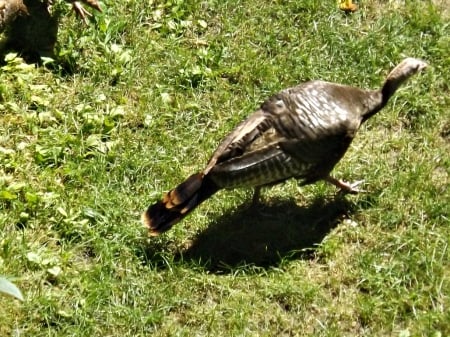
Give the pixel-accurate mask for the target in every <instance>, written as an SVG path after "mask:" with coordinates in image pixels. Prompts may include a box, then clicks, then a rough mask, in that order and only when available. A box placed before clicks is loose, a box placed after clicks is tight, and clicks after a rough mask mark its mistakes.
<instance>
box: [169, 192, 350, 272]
mask: <svg viewBox="0 0 450 337" xmlns="http://www.w3.org/2000/svg"><path fill="white" fill-rule="evenodd" d="M353 210H354V204H353V203H351V202H349V201H347V200H346V199H345V198H344V197H338V198H335V199H333V200H329V199H325V198H317V199H315V200H314V201H313V202H311V203H308V205H307V206H299V205H297V204H296V203H294V202H293V201H274V202H271V204H270V205H259V206H249V205H245V204H244V205H243V206H241V207H239V208H238V209H235V210H233V211H230V212H227V213H225V214H224V215H222V216H221V217H220V218H218V219H217V220H216V221H214V222H212V223H211V224H210V225H209V226H208V227H207V228H206V229H205V230H204V231H203V232H201V233H199V234H198V236H197V237H196V238H195V239H194V240H193V242H192V243H191V244H190V245H189V247H188V248H185V249H184V250H182V251H180V252H179V253H177V256H176V260H177V261H180V262H181V261H182V262H184V263H186V262H187V263H193V264H197V265H198V264H200V265H202V266H203V267H204V268H206V269H207V270H208V271H211V272H217V273H224V272H225V273H226V272H230V271H232V270H234V269H236V268H240V267H245V266H251V267H262V268H270V267H274V266H278V265H279V264H280V263H281V262H282V261H286V260H292V259H299V258H300V259H302V258H303V259H305V258H311V255H312V252H313V249H314V248H315V247H317V245H318V244H320V243H321V242H322V240H323V239H324V237H325V236H326V235H327V234H328V233H329V232H330V231H331V230H332V229H333V228H335V227H336V226H337V224H338V223H339V222H340V221H341V220H342V219H343V218H345V217H347V216H348V215H349V214H351V213H352V212H353Z"/></svg>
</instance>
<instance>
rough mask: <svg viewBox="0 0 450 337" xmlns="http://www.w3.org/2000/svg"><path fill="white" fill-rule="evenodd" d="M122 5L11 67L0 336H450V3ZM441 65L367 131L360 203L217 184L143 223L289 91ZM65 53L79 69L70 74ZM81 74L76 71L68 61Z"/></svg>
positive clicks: (1, 173) (316, 190) (2, 178)
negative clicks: (349, 8) (151, 233)
mask: <svg viewBox="0 0 450 337" xmlns="http://www.w3.org/2000/svg"><path fill="white" fill-rule="evenodd" d="M360 5H361V6H360V10H359V11H358V12H356V13H355V14H354V15H344V14H343V13H341V12H339V11H338V10H337V9H336V8H335V3H334V2H332V3H329V2H324V1H265V2H263V3H261V2H254V1H246V2H242V1H203V2H185V1H172V2H162V1H161V2H160V1H154V2H151V3H146V2H132V3H129V2H116V3H105V6H103V8H104V13H103V14H98V15H95V17H94V18H93V19H92V20H91V24H90V25H89V26H83V27H81V29H80V25H79V23H78V22H77V21H76V20H75V18H73V17H71V16H67V17H65V18H63V19H62V22H61V25H60V29H59V36H58V41H59V42H58V46H57V56H58V58H59V59H60V60H59V61H58V62H60V63H58V62H56V63H54V64H53V65H52V67H50V68H45V67H39V68H36V67H35V66H34V65H25V64H24V63H23V62H22V61H21V60H20V59H18V58H13V57H10V58H9V59H7V60H6V61H5V62H6V65H5V66H2V67H1V69H0V78H1V83H0V274H1V275H5V276H8V277H9V278H12V279H13V281H14V282H15V283H16V284H17V286H19V288H20V289H21V290H22V291H23V293H24V295H25V297H26V301H25V302H23V303H18V302H16V301H15V300H13V299H11V298H8V297H0V303H1V305H0V318H1V320H0V335H2V336H3V335H5V336H9V335H14V336H21V335H24V336H25V335H32V336H44V335H45V336H85V335H89V334H90V335H95V336H96V335H101V336H119V335H124V336H144V335H153V336H193V335H199V336H209V335H218V336H302V335H311V336H316V335H319V336H350V335H351V336H358V335H360V336H362V335H403V336H407V335H410V336H446V335H448V334H450V325H449V322H450V310H449V305H450V300H449V295H448V294H450V274H449V273H450V269H449V265H450V253H449V250H448V245H449V240H450V239H449V238H450V227H449V214H450V209H449V207H450V206H449V205H450V196H449V192H448V188H449V174H450V157H449V153H450V139H449V128H450V117H449V116H450V115H449V108H448V107H449V106H450V104H449V103H450V101H449V88H448V83H449V70H448V69H449V65H450V64H449V59H448V55H449V51H450V50H449V45H450V44H449V36H450V32H449V25H448V17H446V16H445V11H444V10H443V7H440V6H441V5H440V4H439V3H437V4H433V3H432V2H428V1H410V2H406V3H402V2H399V1H390V2H378V1H364V2H361V3H360ZM405 56H413V57H421V58H423V59H425V60H427V61H428V62H429V63H430V64H431V67H430V69H429V70H428V71H427V72H426V73H424V74H423V75H421V76H418V77H416V78H414V79H412V80H411V81H410V82H408V83H407V84H406V85H405V86H404V87H403V88H402V89H401V90H400V91H399V92H398V93H397V94H396V96H395V97H394V98H393V99H392V101H391V102H390V103H389V105H388V106H387V107H386V108H385V109H384V110H383V111H382V112H381V113H380V114H378V115H377V116H375V117H373V118H372V119H371V120H370V121H368V123H367V124H366V125H364V126H363V128H362V129H361V130H360V132H359V134H358V136H357V138H356V139H355V142H354V143H353V144H352V147H351V149H350V150H349V152H348V153H347V154H346V156H345V157H344V159H343V160H342V162H341V163H340V164H339V165H338V166H337V167H336V169H335V172H334V174H335V175H336V176H337V177H339V178H344V179H346V180H360V179H364V180H365V183H364V186H363V188H364V189H365V190H367V193H364V194H360V195H357V196H346V197H345V198H341V197H339V196H336V195H335V192H336V191H335V189H334V187H332V186H328V185H327V184H325V183H317V184H315V185H312V186H305V187H298V186H297V185H296V183H295V182H294V181H290V182H287V183H286V184H282V185H279V186H276V187H273V188H270V189H266V190H265V191H264V193H263V200H264V201H263V203H262V204H261V205H259V206H257V207H252V206H250V205H249V200H250V199H251V197H250V191H246V190H236V191H224V192H220V193H218V194H217V195H216V196H215V197H213V198H211V200H208V201H207V202H205V203H204V204H203V205H202V206H201V207H200V208H199V209H198V210H196V211H195V212H194V213H193V214H192V215H190V216H189V217H188V218H186V220H185V221H183V222H182V223H180V224H179V225H177V226H175V228H173V230H171V231H170V232H168V233H167V234H165V235H162V236H160V237H157V238H148V237H147V233H146V232H145V229H144V228H142V226H141V224H140V222H139V216H140V213H141V211H142V210H144V209H145V208H146V207H147V206H148V204H149V203H151V202H154V201H155V200H157V199H159V198H160V197H161V195H162V193H163V192H164V191H167V190H168V189H169V188H171V187H173V186H174V185H175V184H177V183H179V182H180V181H181V180H182V179H183V178H185V177H186V176H188V175H190V174H191V173H193V172H195V171H197V170H200V169H202V168H203V165H204V163H206V162H207V160H208V158H209V156H210V154H211V153H212V151H213V150H214V149H215V147H216V146H217V144H218V142H219V141H220V139H221V138H222V137H223V135H224V134H225V133H226V132H228V131H229V130H231V129H232V128H233V127H234V126H235V125H236V124H237V123H238V122H239V121H240V120H242V118H244V117H245V116H246V115H248V114H249V113H251V112H252V111H253V110H255V109H256V108H257V107H258V105H259V104H260V103H261V102H262V101H263V100H264V99H265V98H267V97H268V96H269V95H270V94H272V93H274V92H276V91H278V90H280V89H282V88H286V87H289V86H292V85H295V84H297V83H299V82H301V81H304V80H307V79H313V78H320V79H324V80H329V81H336V82H341V83H346V84H352V85H355V86H361V87H370V88H376V87H378V86H379V85H380V83H382V81H383V79H384V76H385V75H386V74H387V73H388V71H389V69H390V68H392V66H393V65H394V64H396V63H397V62H399V61H400V60H401V59H402V58H403V57H405ZM62 64H64V66H62ZM68 69H69V70H70V71H68Z"/></svg>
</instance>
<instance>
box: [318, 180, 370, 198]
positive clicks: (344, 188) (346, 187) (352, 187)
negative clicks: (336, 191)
mask: <svg viewBox="0 0 450 337" xmlns="http://www.w3.org/2000/svg"><path fill="white" fill-rule="evenodd" d="M325 181H328V182H329V183H331V184H333V185H334V186H336V187H338V188H340V189H341V190H340V192H341V193H350V194H357V193H364V192H365V191H364V190H362V189H359V188H357V187H358V186H359V185H361V184H362V183H363V182H364V180H358V181H355V182H353V183H347V182H345V181H343V180H339V179H336V178H333V177H331V176H328V177H326V178H325Z"/></svg>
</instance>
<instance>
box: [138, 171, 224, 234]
mask: <svg viewBox="0 0 450 337" xmlns="http://www.w3.org/2000/svg"><path fill="white" fill-rule="evenodd" d="M218 190H219V188H218V187H217V185H216V184H214V183H213V182H212V181H211V180H210V179H208V177H207V176H204V175H203V173H196V174H193V175H191V176H190V177H189V178H187V179H186V180H185V181H184V182H182V183H181V184H180V185H178V186H177V187H175V188H174V189H173V190H171V191H169V192H167V193H166V194H165V195H164V196H163V198H162V200H161V201H159V202H157V203H156V204H154V205H152V206H150V207H149V208H148V209H147V210H146V211H145V212H144V213H142V222H143V223H144V225H145V226H147V227H148V229H149V231H150V235H153V236H156V235H159V234H161V233H163V232H165V231H167V230H169V229H170V228H171V227H172V226H173V225H175V224H176V223H177V222H178V221H180V220H181V219H183V218H184V217H185V216H186V215H188V214H189V213H190V212H191V211H192V210H193V209H194V208H196V207H197V206H198V205H200V204H201V203H202V202H203V201H204V200H206V199H208V198H209V197H210V196H212V195H213V194H214V193H216V192H217V191H218Z"/></svg>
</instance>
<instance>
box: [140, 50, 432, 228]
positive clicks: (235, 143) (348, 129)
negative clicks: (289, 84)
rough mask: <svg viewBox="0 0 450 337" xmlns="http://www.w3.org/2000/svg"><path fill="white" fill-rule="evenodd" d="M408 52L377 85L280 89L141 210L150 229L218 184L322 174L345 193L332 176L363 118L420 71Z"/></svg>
mask: <svg viewBox="0 0 450 337" xmlns="http://www.w3.org/2000/svg"><path fill="white" fill-rule="evenodd" d="M426 66H427V64H426V63H425V62H423V61H421V60H417V59H413V58H407V59H405V60H403V61H402V62H401V63H400V64H399V65H398V66H397V67H395V68H394V69H393V70H392V71H391V73H390V74H389V75H388V77H387V79H386V81H385V83H384V85H383V87H382V88H381V89H379V90H363V89H359V88H355V87H351V86H346V85H341V84H336V83H330V82H325V81H318V80H317V81H310V82H306V83H302V84H300V85H298V86H296V87H293V88H289V89H286V90H283V91H281V92H279V93H278V94H276V95H274V96H272V97H271V98H269V99H268V100H266V101H265V102H264V103H263V104H262V105H261V107H260V108H259V109H258V110H256V111H255V112H254V113H253V114H251V115H250V116H249V117H248V118H247V119H246V120H244V121H243V122H241V123H240V124H239V125H238V126H237V127H236V128H235V129H234V130H233V131H232V132H231V133H230V134H228V135H227V136H226V137H225V139H224V140H223V141H222V142H221V143H220V144H219V146H218V148H217V149H216V151H215V152H214V153H213V155H212V157H211V159H210V160H209V162H208V164H207V166H206V168H205V169H204V170H203V171H202V172H200V173H196V174H193V175H191V176H190V177H189V178H187V179H186V180H185V181H184V182H183V183H181V184H180V185H178V186H177V187H175V188H174V189H172V190H171V191H169V192H168V193H166V194H165V195H164V197H163V199H162V200H161V201H159V202H157V203H155V204H154V205H152V206H150V207H149V208H148V209H147V211H145V212H144V213H143V215H142V219H143V222H144V224H145V225H146V226H147V227H148V228H149V230H150V234H151V235H157V234H159V233H161V232H164V231H166V230H168V229H169V228H171V227H172V226H173V225H174V224H175V223H177V222H178V221H180V220H181V219H182V218H184V217H185V216H186V215H187V214H188V213H189V212H190V211H192V210H193V209H194V208H195V207H197V206H198V205H199V204H200V203H201V202H203V201H204V200H206V199H207V198H209V197H210V196H211V195H213V194H214V193H215V192H217V191H218V190H220V189H231V188H238V187H255V191H257V192H258V191H259V188H260V187H261V186H265V185H273V184H277V183H280V182H283V181H285V180H287V179H290V178H295V179H298V180H299V182H300V183H301V184H310V183H314V182H316V181H318V180H321V179H324V180H326V181H328V182H330V183H332V184H334V185H336V186H337V187H339V188H341V189H342V190H344V191H346V192H355V190H353V188H352V185H349V184H347V183H344V182H342V181H339V180H337V179H335V178H333V177H331V176H330V172H331V171H332V169H333V168H334V166H335V165H336V164H337V163H338V162H339V160H340V159H341V158H342V157H343V155H344V154H345V152H346V151H347V149H348V147H349V145H350V144H351V142H352V140H353V138H354V137H355V135H356V132H357V131H358V129H359V127H360V126H361V124H362V123H363V122H364V121H366V120H367V119H368V118H370V117H371V116H373V115H374V114H375V113H377V112H378V111H379V110H380V109H382V108H383V107H384V106H385V105H386V103H387V101H388V100H389V98H390V97H391V96H392V95H393V94H394V92H395V91H396V90H397V88H398V87H399V86H400V85H401V84H402V83H403V82H404V81H405V80H406V79H407V78H409V77H410V76H411V75H412V74H414V73H416V72H418V71H420V70H422V69H424V68H425V67H426Z"/></svg>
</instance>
